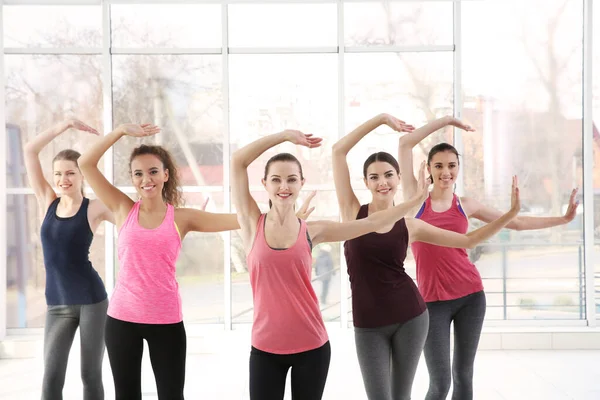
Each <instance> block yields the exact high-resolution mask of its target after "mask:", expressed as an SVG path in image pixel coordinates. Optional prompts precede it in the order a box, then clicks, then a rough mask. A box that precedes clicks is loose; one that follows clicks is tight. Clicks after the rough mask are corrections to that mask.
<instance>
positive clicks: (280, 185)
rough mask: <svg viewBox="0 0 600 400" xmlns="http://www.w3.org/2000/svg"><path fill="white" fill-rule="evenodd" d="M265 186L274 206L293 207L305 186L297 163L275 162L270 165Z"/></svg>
mask: <svg viewBox="0 0 600 400" xmlns="http://www.w3.org/2000/svg"><path fill="white" fill-rule="evenodd" d="M262 183H263V186H264V187H265V189H266V190H267V193H268V194H269V200H271V203H272V204H273V205H280V206H285V205H293V204H295V202H296V199H297V198H298V194H299V193H300V190H301V189H302V186H304V179H303V178H302V171H301V169H300V166H299V165H298V162H296V161H274V162H271V163H269V166H268V169H267V171H266V178H263V180H262Z"/></svg>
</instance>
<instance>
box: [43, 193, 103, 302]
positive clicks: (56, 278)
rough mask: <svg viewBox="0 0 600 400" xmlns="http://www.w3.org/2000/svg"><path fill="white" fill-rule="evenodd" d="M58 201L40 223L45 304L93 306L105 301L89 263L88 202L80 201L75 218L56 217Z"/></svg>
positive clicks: (97, 276) (92, 236)
mask: <svg viewBox="0 0 600 400" xmlns="http://www.w3.org/2000/svg"><path fill="white" fill-rule="evenodd" d="M58 203H60V197H59V198H57V199H56V200H54V201H53V202H52V204H50V207H48V211H47V212H46V217H45V218H44V221H43V222H42V229H41V239H42V249H43V251H44V264H45V267H46V303H47V304H48V305H49V306H55V305H76V304H94V303H99V302H101V301H103V300H105V299H106V297H107V296H106V290H105V288H104V283H102V279H100V276H99V275H98V272H96V270H95V269H94V267H92V263H91V262H90V259H89V254H90V246H91V244H92V239H93V238H94V234H93V233H92V230H91V229H90V224H89V221H88V217H87V214H88V213H87V211H88V206H89V204H90V200H89V199H87V198H85V197H84V198H83V202H82V203H81V207H79V211H77V214H75V215H73V216H72V217H68V218H62V217H59V216H58V215H56V208H57V207H58Z"/></svg>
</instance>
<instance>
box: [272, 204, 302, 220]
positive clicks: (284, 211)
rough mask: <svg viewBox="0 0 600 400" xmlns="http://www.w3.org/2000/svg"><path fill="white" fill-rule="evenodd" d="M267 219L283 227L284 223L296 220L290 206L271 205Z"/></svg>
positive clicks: (294, 212) (292, 208)
mask: <svg viewBox="0 0 600 400" xmlns="http://www.w3.org/2000/svg"><path fill="white" fill-rule="evenodd" d="M267 218H269V219H271V220H273V221H275V222H278V223H279V224H281V225H283V224H284V223H285V222H286V221H294V220H295V219H296V211H295V210H294V207H293V206H292V205H286V206H277V205H275V204H273V205H272V206H271V209H270V210H269V212H268V213H267Z"/></svg>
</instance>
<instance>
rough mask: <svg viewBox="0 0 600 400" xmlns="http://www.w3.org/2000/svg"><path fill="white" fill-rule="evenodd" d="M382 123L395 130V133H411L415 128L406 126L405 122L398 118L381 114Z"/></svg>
mask: <svg viewBox="0 0 600 400" xmlns="http://www.w3.org/2000/svg"><path fill="white" fill-rule="evenodd" d="M381 118H382V120H383V123H384V124H386V125H387V126H389V127H390V128H392V129H393V130H395V131H396V132H412V131H414V130H415V127H414V126H412V125H409V124H407V123H406V122H404V121H402V120H399V119H398V118H396V117H394V116H392V115H390V114H381Z"/></svg>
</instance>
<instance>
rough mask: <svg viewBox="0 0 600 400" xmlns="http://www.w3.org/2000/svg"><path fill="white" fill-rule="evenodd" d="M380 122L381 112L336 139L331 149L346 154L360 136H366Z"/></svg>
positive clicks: (381, 122) (380, 123)
mask: <svg viewBox="0 0 600 400" xmlns="http://www.w3.org/2000/svg"><path fill="white" fill-rule="evenodd" d="M382 124H383V115H382V114H380V115H377V116H376V117H373V118H371V119H370V120H368V121H367V122H365V123H363V124H362V125H360V126H359V127H357V128H356V129H354V130H353V131H352V132H350V133H349V134H347V135H346V136H344V137H343V138H341V139H340V140H338V141H337V142H336V143H335V144H334V145H333V149H332V150H333V152H334V153H338V154H344V155H346V154H348V153H349V152H350V150H352V148H353V147H354V146H356V145H357V143H358V142H360V140H361V139H362V138H364V137H365V136H367V135H368V134H369V133H371V132H372V131H374V130H375V129H376V128H377V127H379V126H380V125H382Z"/></svg>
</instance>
